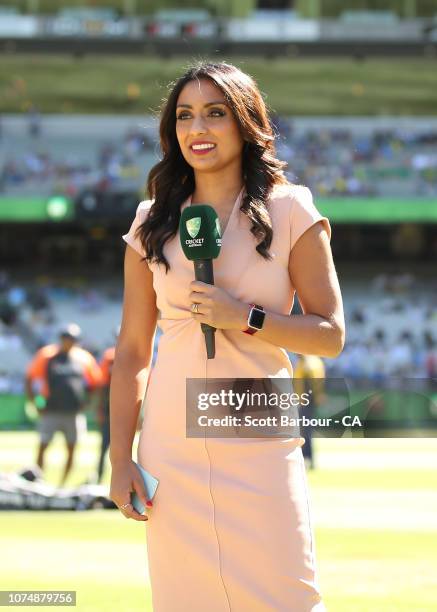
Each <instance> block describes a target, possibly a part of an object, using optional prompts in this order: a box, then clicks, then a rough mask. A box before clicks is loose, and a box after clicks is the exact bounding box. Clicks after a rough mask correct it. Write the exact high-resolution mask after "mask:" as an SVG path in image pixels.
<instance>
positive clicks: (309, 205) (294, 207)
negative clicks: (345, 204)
mask: <svg viewBox="0 0 437 612" xmlns="http://www.w3.org/2000/svg"><path fill="white" fill-rule="evenodd" d="M318 221H323V225H324V227H325V230H326V232H327V234H328V238H329V240H331V225H330V223H329V220H328V218H327V217H324V216H323V215H321V214H320V213H319V211H318V210H317V208H316V206H315V205H314V201H313V196H312V193H311V191H310V190H309V189H308V187H305V186H303V185H296V186H295V188H294V189H293V193H292V203H291V212H290V251H291V250H292V248H293V247H294V245H295V244H296V242H297V241H298V240H299V238H300V237H301V236H302V234H304V233H305V232H306V231H307V229H309V228H310V227H311V226H312V225H314V224H315V223H317V222H318Z"/></svg>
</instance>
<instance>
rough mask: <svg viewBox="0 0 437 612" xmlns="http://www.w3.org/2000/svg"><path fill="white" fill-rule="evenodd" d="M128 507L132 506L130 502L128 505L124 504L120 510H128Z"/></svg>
mask: <svg viewBox="0 0 437 612" xmlns="http://www.w3.org/2000/svg"><path fill="white" fill-rule="evenodd" d="M128 506H130V502H128V503H127V504H123V505H121V506H120V510H124V509H125V508H127V507H128Z"/></svg>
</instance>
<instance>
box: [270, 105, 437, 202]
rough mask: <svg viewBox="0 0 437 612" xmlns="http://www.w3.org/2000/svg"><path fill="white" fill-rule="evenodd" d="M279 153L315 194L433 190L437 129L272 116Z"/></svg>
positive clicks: (412, 193)
mask: <svg viewBox="0 0 437 612" xmlns="http://www.w3.org/2000/svg"><path fill="white" fill-rule="evenodd" d="M274 125H275V127H276V130H277V132H278V134H279V139H278V145H277V151H278V157H279V158H280V159H283V160H284V161H286V162H287V163H288V168H289V173H290V175H291V179H292V180H293V182H297V183H300V184H303V185H307V186H308V187H309V188H310V189H311V190H312V191H313V193H314V194H315V195H318V196H379V197H383V196H402V197H405V196H436V195H437V131H435V132H433V131H432V130H426V131H420V130H417V131H416V132H414V133H411V132H407V131H402V130H401V129H394V128H393V129H387V128H386V129H379V128H373V129H372V130H369V131H367V132H366V133H364V132H363V131H360V132H354V131H352V130H351V129H350V128H337V129H307V130H304V131H299V132H297V131H296V130H294V127H293V123H292V122H290V121H287V120H284V119H281V118H280V117H274Z"/></svg>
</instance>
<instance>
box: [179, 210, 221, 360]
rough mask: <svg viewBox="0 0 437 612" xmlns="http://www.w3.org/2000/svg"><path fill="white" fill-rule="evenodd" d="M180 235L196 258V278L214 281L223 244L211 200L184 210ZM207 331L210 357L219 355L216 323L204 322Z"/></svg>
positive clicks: (187, 252)
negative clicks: (213, 324) (213, 264)
mask: <svg viewBox="0 0 437 612" xmlns="http://www.w3.org/2000/svg"><path fill="white" fill-rule="evenodd" d="M179 237H180V240H181V246H182V250H183V252H184V253H185V257H186V258H187V259H189V260H191V261H194V276H195V278H196V280H200V281H203V282H204V283H208V285H213V284H214V272H213V266H212V260H213V259H215V258H216V257H218V255H219V253H220V247H221V245H222V239H221V231H220V222H219V219H218V216H217V213H216V212H215V210H214V209H213V207H212V206H209V205H208V204H194V205H191V206H187V208H185V209H184V210H183V211H182V214H181V219H180V222H179ZM201 328H202V332H203V333H204V335H205V344H206V352H207V356H208V359H213V358H214V357H215V336H214V334H215V327H211V326H210V325H207V324H206V323H201Z"/></svg>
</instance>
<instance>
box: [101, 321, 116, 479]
mask: <svg viewBox="0 0 437 612" xmlns="http://www.w3.org/2000/svg"><path fill="white" fill-rule="evenodd" d="M117 336H118V332H117V333H116V337H117ZM114 356H115V346H111V347H109V348H108V349H106V351H105V352H104V353H103V357H102V359H101V361H100V364H99V365H100V369H101V372H102V386H101V391H100V397H99V403H98V409H97V422H98V424H99V427H100V433H101V436H102V438H101V444H100V456H99V462H98V465H97V482H98V483H100V482H101V480H102V476H103V468H104V465H105V456H106V451H107V450H108V448H109V440H110V439H109V389H110V385H111V370H112V365H113V363H114Z"/></svg>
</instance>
